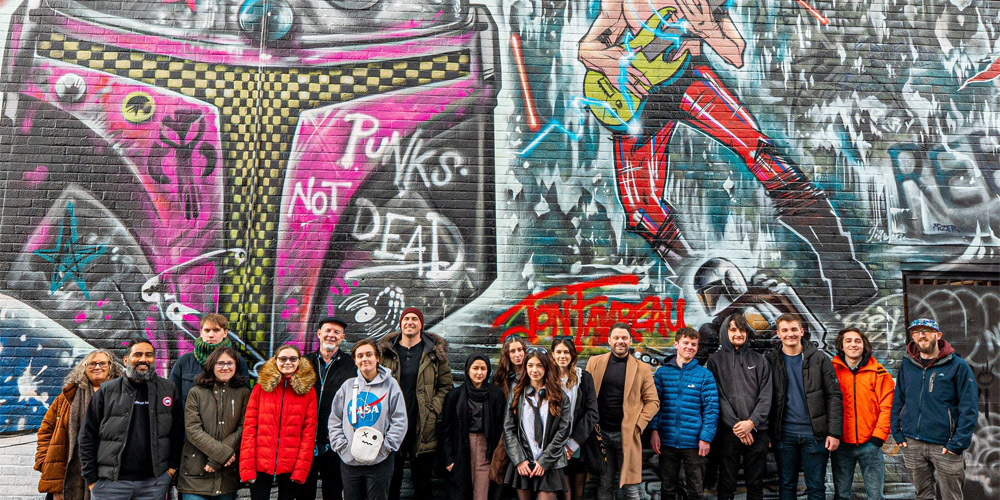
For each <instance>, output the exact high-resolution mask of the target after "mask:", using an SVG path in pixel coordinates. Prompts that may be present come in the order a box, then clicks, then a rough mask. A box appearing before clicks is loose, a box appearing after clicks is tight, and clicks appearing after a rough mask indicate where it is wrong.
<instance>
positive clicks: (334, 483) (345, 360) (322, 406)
mask: <svg viewBox="0 0 1000 500" xmlns="http://www.w3.org/2000/svg"><path fill="white" fill-rule="evenodd" d="M346 330H347V322H345V321H344V320H342V319H340V318H336V317H333V316H328V317H326V318H323V319H321V320H319V322H318V323H316V340H317V341H318V342H319V346H318V348H317V350H316V352H312V353H309V354H306V356H305V358H306V359H307V360H309V363H310V364H311V365H312V366H313V367H314V368H315V369H316V383H315V384H314V385H313V388H314V389H315V390H316V411H317V413H318V416H317V420H316V446H315V449H314V451H313V461H312V467H311V468H310V469H309V476H308V477H307V478H306V482H305V483H302V485H301V486H300V487H299V490H300V492H299V494H298V495H296V499H297V500H314V499H315V498H316V482H317V480H322V484H323V500H332V499H337V500H339V499H340V498H341V495H342V494H343V489H344V485H343V482H342V481H341V479H340V464H341V460H340V455H338V454H337V452H336V451H334V450H333V449H332V448H330V431H329V428H328V425H329V423H330V422H329V421H330V409H331V407H332V405H333V397H334V396H335V395H336V394H337V390H338V389H340V386H341V385H344V382H345V381H346V380H348V379H350V378H353V377H354V376H355V375H356V374H357V371H358V369H357V366H356V365H355V364H354V360H353V359H351V355H350V354H349V353H346V352H344V350H343V349H341V348H340V344H341V343H342V342H343V341H344V337H345V336H346V335H347V332H346Z"/></svg>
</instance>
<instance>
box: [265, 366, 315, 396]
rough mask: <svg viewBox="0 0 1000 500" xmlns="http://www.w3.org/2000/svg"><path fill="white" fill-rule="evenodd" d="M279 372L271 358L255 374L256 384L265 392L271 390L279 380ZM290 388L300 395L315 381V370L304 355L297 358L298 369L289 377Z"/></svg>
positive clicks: (276, 385) (311, 386) (307, 390)
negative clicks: (256, 374)
mask: <svg viewBox="0 0 1000 500" xmlns="http://www.w3.org/2000/svg"><path fill="white" fill-rule="evenodd" d="M281 377H282V375H281V372H280V371H278V363H277V362H276V361H275V360H274V358H271V359H269V360H267V362H266V363H264V366H262V367H261V368H260V372H258V376H257V384H258V385H260V388H261V389H263V390H264V391H265V392H273V391H274V389H275V388H276V387H278V384H279V383H280V382H281ZM291 383H292V390H294V391H295V393H296V394H299V395H302V394H306V393H308V392H309V390H310V389H312V388H313V385H314V384H315V383H316V370H313V367H312V364H311V363H309V360H307V359H306V358H305V357H301V358H299V369H298V370H295V373H293V374H292V377H291Z"/></svg>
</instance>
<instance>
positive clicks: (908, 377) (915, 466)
mask: <svg viewBox="0 0 1000 500" xmlns="http://www.w3.org/2000/svg"><path fill="white" fill-rule="evenodd" d="M908 331H909V333H910V336H911V337H912V339H913V340H912V341H910V343H909V344H907V346H906V355H905V356H903V360H902V362H901V363H900V365H899V373H898V374H897V375H896V393H895V394H894V395H893V400H892V413H891V420H890V422H889V427H890V430H891V431H892V438H893V439H895V440H896V442H897V443H899V446H900V447H902V454H903V465H905V466H906V468H907V470H909V471H910V480H911V481H912V482H913V487H914V488H915V489H916V490H917V491H916V498H917V499H918V500H930V499H933V498H935V496H936V494H935V489H936V488H937V489H940V490H941V498H942V500H957V499H961V498H962V485H963V484H964V483H965V459H964V458H963V457H962V452H964V451H965V449H966V448H968V447H969V444H971V442H972V433H973V432H974V431H975V430H976V421H977V420H978V419H979V391H978V387H977V385H976V378H975V376H974V375H973V373H972V369H971V368H970V367H969V364H968V363H966V362H965V360H964V359H962V358H961V357H960V356H959V355H958V354H955V350H954V349H953V348H952V347H951V344H949V343H948V342H947V341H945V340H942V339H941V329H940V328H938V325H937V322H936V321H934V320H932V319H924V318H921V319H918V320H915V321H914V322H913V323H910V327H909V329H908ZM935 476H936V477H935ZM935 483H936V484H935Z"/></svg>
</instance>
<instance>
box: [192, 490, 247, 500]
mask: <svg viewBox="0 0 1000 500" xmlns="http://www.w3.org/2000/svg"><path fill="white" fill-rule="evenodd" d="M181 500H236V492H235V491H234V492H232V493H223V494H221V495H196V494H194V493H181Z"/></svg>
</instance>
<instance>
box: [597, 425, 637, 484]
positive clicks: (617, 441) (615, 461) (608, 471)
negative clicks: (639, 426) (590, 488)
mask: <svg viewBox="0 0 1000 500" xmlns="http://www.w3.org/2000/svg"><path fill="white" fill-rule="evenodd" d="M603 434H604V447H605V449H606V450H607V451H608V460H607V461H606V462H604V466H603V467H602V470H601V479H600V483H599V485H598V487H597V498H598V499H599V500H612V499H613V498H615V497H616V492H617V491H618V489H619V488H618V483H619V476H620V475H621V472H622V466H623V465H624V464H625V451H624V449H623V448H622V433H621V431H617V432H613V431H604V432H603ZM621 491H622V495H623V496H624V497H625V500H639V498H640V493H639V485H638V484H626V485H625V486H622V487H621Z"/></svg>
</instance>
